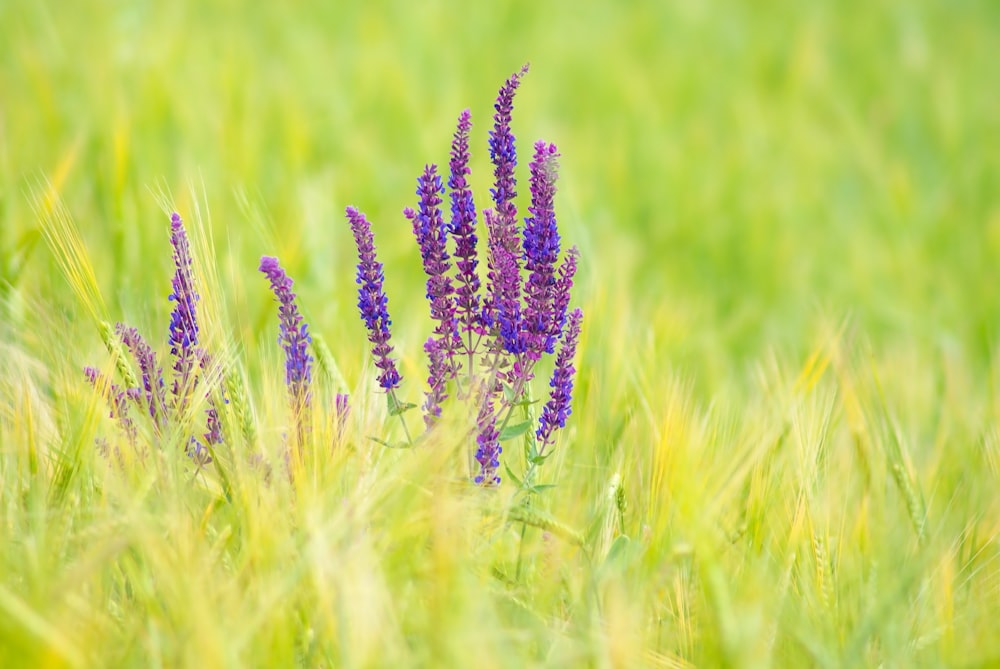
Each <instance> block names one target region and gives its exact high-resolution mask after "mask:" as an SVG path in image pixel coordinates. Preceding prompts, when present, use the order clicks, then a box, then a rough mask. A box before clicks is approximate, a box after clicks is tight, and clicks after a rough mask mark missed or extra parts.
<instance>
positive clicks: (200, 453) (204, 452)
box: [184, 435, 212, 467]
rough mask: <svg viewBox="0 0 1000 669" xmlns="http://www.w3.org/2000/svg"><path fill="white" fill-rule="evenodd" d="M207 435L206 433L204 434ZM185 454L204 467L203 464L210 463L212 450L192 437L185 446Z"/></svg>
mask: <svg viewBox="0 0 1000 669" xmlns="http://www.w3.org/2000/svg"><path fill="white" fill-rule="evenodd" d="M206 436H207V435H206ZM184 452H185V453H187V456H188V457H189V458H191V460H192V461H193V462H194V463H195V464H196V465H198V466H199V467H204V466H205V465H208V464H211V463H212V452H211V451H210V450H209V449H208V447H207V446H205V444H203V443H201V442H200V441H198V440H197V439H195V438H194V437H191V439H190V440H188V444H187V447H186V448H185V449H184Z"/></svg>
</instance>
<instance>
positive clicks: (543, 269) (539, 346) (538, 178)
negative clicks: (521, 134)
mask: <svg viewBox="0 0 1000 669" xmlns="http://www.w3.org/2000/svg"><path fill="white" fill-rule="evenodd" d="M558 157H559V153H558V152H557V150H556V146H555V144H548V143H546V142H543V141H539V142H536V143H535V157H534V160H533V161H532V162H531V207H529V209H528V211H529V212H530V213H531V215H530V216H527V217H526V218H525V219H524V223H525V225H524V245H523V247H524V266H525V268H526V269H527V270H528V280H527V282H526V283H525V287H524V294H525V310H524V329H525V333H526V335H527V338H528V348H529V350H530V351H531V352H532V353H533V354H534V355H536V356H538V357H540V356H541V354H542V352H543V351H544V352H546V353H552V352H553V351H554V349H555V337H554V336H553V335H552V333H551V331H550V330H551V327H550V324H551V322H552V321H553V320H554V319H555V313H554V307H555V288H556V277H555V275H556V261H557V260H558V259H559V230H558V229H557V228H556V215H555V208H554V199H555V193H556V173H557V171H558V163H557V159H558Z"/></svg>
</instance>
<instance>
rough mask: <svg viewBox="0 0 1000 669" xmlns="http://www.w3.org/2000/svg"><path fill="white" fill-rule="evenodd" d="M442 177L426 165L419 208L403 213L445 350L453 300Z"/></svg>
mask: <svg viewBox="0 0 1000 669" xmlns="http://www.w3.org/2000/svg"><path fill="white" fill-rule="evenodd" d="M443 192H444V186H442V185H441V177H439V176H438V175H437V166H435V165H428V166H427V167H425V168H424V173H423V174H422V175H421V176H420V177H419V178H418V179H417V195H419V196H420V204H419V209H418V210H417V211H413V210H412V209H410V208H406V209H405V210H404V211H403V214H404V215H405V216H406V217H407V218H408V219H410V221H411V222H412V224H413V234H414V236H415V237H416V238H417V243H418V244H419V245H420V256H421V258H422V259H423V265H424V273H425V274H426V275H427V299H428V300H429V301H430V306H431V318H432V319H434V320H435V321H437V325H436V326H435V330H434V333H435V334H437V335H439V336H440V337H441V339H442V342H443V343H444V344H445V347H446V348H447V349H451V348H452V341H451V340H452V338H453V335H454V334H455V333H456V330H455V303H454V302H453V301H452V299H451V296H452V293H453V290H452V286H451V279H450V278H448V271H449V270H450V269H451V263H450V262H449V257H448V251H447V242H448V236H447V233H448V229H447V227H446V226H445V223H444V219H443V218H442V217H441V209H440V205H441V193H443Z"/></svg>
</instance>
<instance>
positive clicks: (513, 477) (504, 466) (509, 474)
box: [503, 462, 524, 488]
mask: <svg viewBox="0 0 1000 669" xmlns="http://www.w3.org/2000/svg"><path fill="white" fill-rule="evenodd" d="M503 468H504V471H505V472H507V476H508V477H509V478H511V479H513V481H514V483H516V484H517V486H518V487H519V488H520V487H523V486H524V482H523V481H521V479H519V478H517V476H516V475H515V474H514V472H512V471H511V470H510V466H509V465H508V464H507V463H506V462H505V463H503Z"/></svg>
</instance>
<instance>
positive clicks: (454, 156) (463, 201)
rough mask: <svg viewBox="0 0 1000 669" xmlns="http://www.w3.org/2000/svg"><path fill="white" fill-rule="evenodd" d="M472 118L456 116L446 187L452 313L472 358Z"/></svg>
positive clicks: (475, 319)
mask: <svg viewBox="0 0 1000 669" xmlns="http://www.w3.org/2000/svg"><path fill="white" fill-rule="evenodd" d="M471 129H472V119H471V115H470V114H469V110H468V109H466V110H465V111H463V112H462V114H461V115H460V116H459V117H458V129H457V130H456V131H455V138H454V140H453V141H452V144H451V162H450V164H449V168H450V176H449V177H448V188H449V189H450V190H451V236H452V237H453V238H454V239H455V258H456V260H455V266H456V272H455V281H456V284H457V285H456V288H455V310H456V314H457V318H458V324H459V330H460V332H463V333H468V335H467V337H468V339H467V346H466V348H468V349H469V350H468V353H469V355H470V356H471V355H472V335H473V333H474V332H475V331H476V330H477V329H478V328H479V285H480V282H479V274H478V273H477V271H476V267H477V266H478V265H479V260H478V258H477V257H476V255H477V254H476V244H477V243H478V241H479V240H478V239H477V237H476V204H475V202H474V201H473V198H472V189H471V188H470V187H469V182H468V181H467V180H466V177H467V176H468V175H469V174H470V173H471V170H470V169H469V131H470V130H471Z"/></svg>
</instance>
